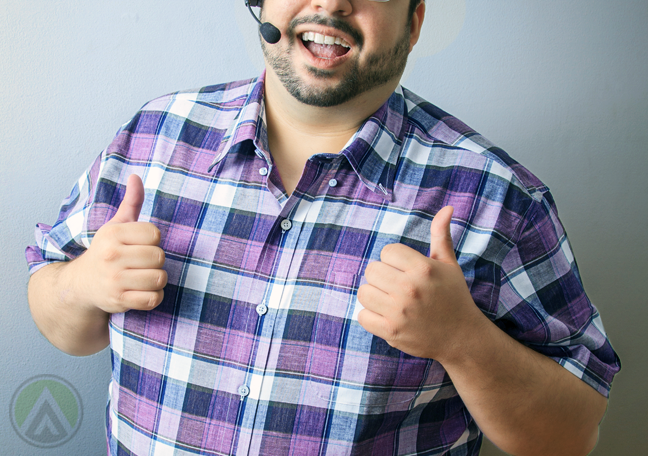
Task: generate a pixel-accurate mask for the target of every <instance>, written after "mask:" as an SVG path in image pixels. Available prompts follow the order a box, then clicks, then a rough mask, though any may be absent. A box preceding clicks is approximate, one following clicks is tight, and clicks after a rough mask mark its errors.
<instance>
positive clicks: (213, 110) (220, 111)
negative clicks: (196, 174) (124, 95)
mask: <svg viewBox="0 0 648 456" xmlns="http://www.w3.org/2000/svg"><path fill="white" fill-rule="evenodd" d="M259 85H260V84H259V78H255V79H247V80H241V81H233V82H227V83H222V84H215V85H210V86H206V87H201V88H198V89H190V90H181V91H177V92H173V93H169V94H166V95H163V96H160V97H157V98H154V99H152V100H151V101H149V102H147V103H146V104H144V105H143V106H142V107H141V108H140V109H139V110H138V111H137V112H136V113H135V115H134V116H133V117H132V118H131V119H130V120H129V121H128V122H126V123H125V124H123V125H122V126H121V128H120V129H119V131H118V132H117V135H116V137H115V139H114V140H113V142H112V143H111V145H110V146H109V148H108V153H112V152H115V151H118V152H119V153H122V154H123V153H125V152H126V151H132V150H133V148H134V146H135V147H136V148H137V149H140V148H141V147H146V146H147V144H149V143H151V142H152V141H155V142H156V143H160V140H161V141H162V142H166V143H168V144H169V145H171V144H177V143H179V142H180V143H184V144H186V145H188V146H189V147H197V148H202V147H204V146H205V144H204V139H205V138H206V137H207V136H209V137H210V138H211V139H217V138H220V137H221V136H222V135H223V134H224V132H225V131H226V130H227V128H229V127H230V126H231V125H232V124H233V123H234V122H235V120H236V119H237V117H238V116H239V114H240V111H241V109H243V107H244V106H245V105H246V103H249V100H251V99H253V98H254V93H253V92H255V91H257V90H260V89H259Z"/></svg>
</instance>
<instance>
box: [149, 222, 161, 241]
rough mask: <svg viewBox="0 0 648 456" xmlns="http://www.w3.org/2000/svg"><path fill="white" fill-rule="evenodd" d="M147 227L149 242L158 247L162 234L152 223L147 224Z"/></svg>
mask: <svg viewBox="0 0 648 456" xmlns="http://www.w3.org/2000/svg"><path fill="white" fill-rule="evenodd" d="M148 226H149V230H150V236H151V242H152V243H153V244H155V245H158V244H159V243H160V241H161V240H162V233H161V232H160V229H159V228H158V227H157V226H155V225H153V224H152V223H148Z"/></svg>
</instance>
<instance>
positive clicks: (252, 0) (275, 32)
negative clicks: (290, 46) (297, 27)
mask: <svg viewBox="0 0 648 456" xmlns="http://www.w3.org/2000/svg"><path fill="white" fill-rule="evenodd" d="M262 3H263V0H245V6H247V9H249V10H250V14H252V17H254V20H256V21H257V22H258V23H259V32H261V36H262V37H263V39H264V40H266V42H267V43H268V44H275V43H278V42H279V40H280V39H281V32H280V31H279V29H278V28H277V27H275V26H274V25H272V24H271V23H270V22H261V21H260V20H259V18H258V17H256V14H254V12H253V11H252V7H253V6H257V7H261V4H262Z"/></svg>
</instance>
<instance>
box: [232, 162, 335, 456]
mask: <svg viewBox="0 0 648 456" xmlns="http://www.w3.org/2000/svg"><path fill="white" fill-rule="evenodd" d="M266 174H268V172H267V171H266V172H265V173H264V175H266ZM323 175H324V173H323V172H322V166H321V164H320V163H319V162H311V161H309V162H307V165H306V167H305V169H304V173H303V177H302V180H301V181H300V184H299V185H298V189H299V187H300V186H301V185H302V184H303V183H304V182H310V184H308V187H309V188H318V186H319V181H320V180H321V178H322V176H323ZM303 202H304V200H303V199H298V198H297V197H295V196H292V197H291V198H289V199H288V201H286V204H285V205H284V207H283V209H282V211H281V212H280V214H279V215H278V217H277V219H276V221H275V224H274V226H273V228H272V229H271V230H270V232H269V234H268V237H267V238H266V241H265V245H264V251H263V252H262V254H261V256H260V261H259V263H258V267H257V270H256V277H255V280H254V282H253V284H254V285H253V287H255V288H257V287H263V289H262V290H258V289H255V290H252V293H251V295H253V296H263V298H262V300H261V302H259V303H258V304H257V306H256V311H257V314H258V315H259V324H258V325H257V333H256V337H257V339H258V342H257V347H256V350H255V354H254V359H253V360H251V361H252V362H251V363H250V369H249V371H248V374H247V375H246V379H245V383H244V384H242V385H240V386H239V395H240V397H241V401H246V402H247V403H246V404H245V407H243V408H242V411H241V413H242V415H241V416H240V417H239V423H240V426H241V428H240V429H241V431H240V435H239V437H238V443H237V445H236V448H237V449H236V454H237V455H248V454H255V451H251V450H254V448H251V447H252V446H253V437H254V436H255V435H256V436H257V437H261V435H262V433H263V432H264V426H265V417H259V415H258V411H259V405H260V404H261V403H262V402H264V401H266V402H267V401H269V400H270V394H271V391H272V384H273V381H272V378H271V376H269V375H267V371H268V370H271V369H273V367H275V366H268V358H269V354H270V349H271V347H272V345H273V344H281V343H282V339H281V334H275V333H274V332H275V326H276V322H277V318H278V317H279V315H280V312H284V311H287V310H288V307H289V306H290V296H291V293H290V292H289V291H288V288H289V286H288V285H289V283H290V280H292V279H294V278H296V277H291V271H298V270H299V265H295V264H293V263H294V260H295V254H296V252H297V247H298V245H299V244H300V241H301V234H302V228H303V226H304V221H305V219H306V216H307V214H308V207H310V204H309V205H304V204H301V203H303ZM273 248H276V249H277V251H276V252H272V249H273ZM268 272H269V273H268ZM257 292H258V293H257ZM257 443H258V439H257Z"/></svg>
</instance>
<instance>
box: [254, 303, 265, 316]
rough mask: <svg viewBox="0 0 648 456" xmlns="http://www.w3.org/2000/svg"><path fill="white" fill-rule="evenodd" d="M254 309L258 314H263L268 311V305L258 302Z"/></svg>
mask: <svg viewBox="0 0 648 456" xmlns="http://www.w3.org/2000/svg"><path fill="white" fill-rule="evenodd" d="M256 311H257V313H258V314H259V315H261V316H263V315H265V314H267V313H268V306H266V305H265V304H259V305H258V306H257V308H256Z"/></svg>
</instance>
